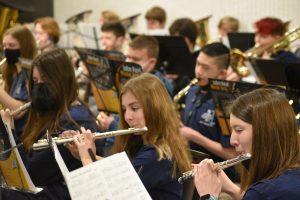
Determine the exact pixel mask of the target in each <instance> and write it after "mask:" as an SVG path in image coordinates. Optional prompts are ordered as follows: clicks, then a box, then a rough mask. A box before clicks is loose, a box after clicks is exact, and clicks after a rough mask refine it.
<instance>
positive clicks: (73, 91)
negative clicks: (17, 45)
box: [22, 49, 78, 150]
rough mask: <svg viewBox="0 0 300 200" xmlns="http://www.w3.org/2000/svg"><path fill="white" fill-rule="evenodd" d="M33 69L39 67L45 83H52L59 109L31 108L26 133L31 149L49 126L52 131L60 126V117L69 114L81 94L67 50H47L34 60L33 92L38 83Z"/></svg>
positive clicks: (31, 83) (26, 142) (27, 145)
mask: <svg viewBox="0 0 300 200" xmlns="http://www.w3.org/2000/svg"><path fill="white" fill-rule="evenodd" d="M33 68H37V69H38V71H39V72H40V74H41V76H42V77H43V80H44V82H46V83H48V84H49V87H50V89H51V91H52V93H53V95H54V99H55V100H56V101H57V103H58V109H57V110H53V111H52V112H47V113H45V114H40V113H37V112H33V111H32V110H30V111H29V116H28V121H27V124H26V126H25V128H24V132H23V135H22V140H23V143H24V146H25V148H26V149H28V150H29V149H31V147H32V144H33V143H34V142H35V141H36V140H37V139H38V137H39V136H40V134H41V132H43V131H44V130H45V129H48V130H49V132H50V133H51V132H54V131H55V130H57V129H58V128H59V120H60V119H61V117H62V115H63V114H66V113H68V108H69V107H70V105H71V104H72V103H73V102H74V101H75V100H76V98H77V96H78V86H77V83H76V79H75V73H74V69H73V66H72V64H71V63H70V60H69V57H68V55H67V54H66V53H65V51H64V50H61V49H55V50H51V51H48V52H45V53H43V54H41V55H39V56H38V57H37V58H36V59H35V60H34V61H33V63H32V69H31V78H30V81H29V93H31V90H32V88H33V86H34V82H33V78H32V73H33Z"/></svg>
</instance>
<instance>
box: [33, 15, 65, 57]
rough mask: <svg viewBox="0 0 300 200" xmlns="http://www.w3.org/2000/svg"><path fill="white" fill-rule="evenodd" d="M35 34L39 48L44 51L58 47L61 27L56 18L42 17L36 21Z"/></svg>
mask: <svg viewBox="0 0 300 200" xmlns="http://www.w3.org/2000/svg"><path fill="white" fill-rule="evenodd" d="M34 34H35V38H36V42H37V46H38V49H39V50H40V51H41V52H43V51H48V50H51V49H53V48H56V47H57V46H56V45H57V43H58V41H59V37H60V29H59V26H58V23H57V22H56V20H55V19H54V18H52V17H42V18H38V19H36V20H35V21H34Z"/></svg>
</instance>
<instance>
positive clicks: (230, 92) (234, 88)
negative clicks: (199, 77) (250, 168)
mask: <svg viewBox="0 0 300 200" xmlns="http://www.w3.org/2000/svg"><path fill="white" fill-rule="evenodd" d="M209 85H210V91H211V94H212V97H213V100H214V103H215V113H216V116H217V119H218V123H219V125H220V127H221V130H222V133H223V134H224V135H226V136H229V135H230V133H231V130H230V125H229V111H228V106H229V105H230V104H231V103H232V101H233V100H234V99H235V98H237V97H238V96H239V95H241V94H244V93H247V92H250V91H252V90H255V89H258V88H262V87H268V88H272V89H277V90H278V91H280V92H283V91H284V90H283V89H282V88H280V87H278V86H274V85H260V84H255V83H248V82H235V81H226V80H218V79H209Z"/></svg>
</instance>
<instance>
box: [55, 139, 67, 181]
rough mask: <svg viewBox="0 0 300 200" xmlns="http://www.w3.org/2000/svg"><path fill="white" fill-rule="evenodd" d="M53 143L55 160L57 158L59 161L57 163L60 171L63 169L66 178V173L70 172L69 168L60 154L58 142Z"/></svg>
mask: <svg viewBox="0 0 300 200" xmlns="http://www.w3.org/2000/svg"><path fill="white" fill-rule="evenodd" d="M51 145H52V150H53V152H54V157H55V160H56V162H57V164H58V166H59V168H60V171H61V173H62V175H63V176H64V177H65V179H66V175H67V174H68V173H69V170H68V168H67V166H66V164H65V162H64V160H63V158H62V157H61V154H60V152H59V150H58V147H57V145H56V143H55V142H52V143H51Z"/></svg>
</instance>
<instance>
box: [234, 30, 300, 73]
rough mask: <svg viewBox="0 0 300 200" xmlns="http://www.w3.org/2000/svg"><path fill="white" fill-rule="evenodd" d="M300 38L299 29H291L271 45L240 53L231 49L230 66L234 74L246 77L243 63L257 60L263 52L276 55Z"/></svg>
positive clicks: (247, 71)
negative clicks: (253, 59)
mask: <svg viewBox="0 0 300 200" xmlns="http://www.w3.org/2000/svg"><path fill="white" fill-rule="evenodd" d="M299 37H300V27H298V28H295V29H293V30H292V31H290V32H286V33H285V34H284V36H282V37H280V38H278V39H277V40H275V41H274V42H273V43H272V44H270V45H268V46H266V47H253V48H251V49H249V50H247V51H246V52H242V51H241V50H239V49H231V52H230V56H231V57H230V65H231V67H232V69H233V71H234V72H235V73H237V74H238V75H239V76H241V77H246V76H248V75H249V74H250V71H249V69H248V67H247V66H245V61H246V60H249V59H251V58H258V57H260V56H262V55H263V53H264V52H268V53H270V54H276V53H278V52H279V51H281V50H285V49H288V47H289V45H290V44H291V43H292V42H294V41H295V40H297V39H298V38H299Z"/></svg>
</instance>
